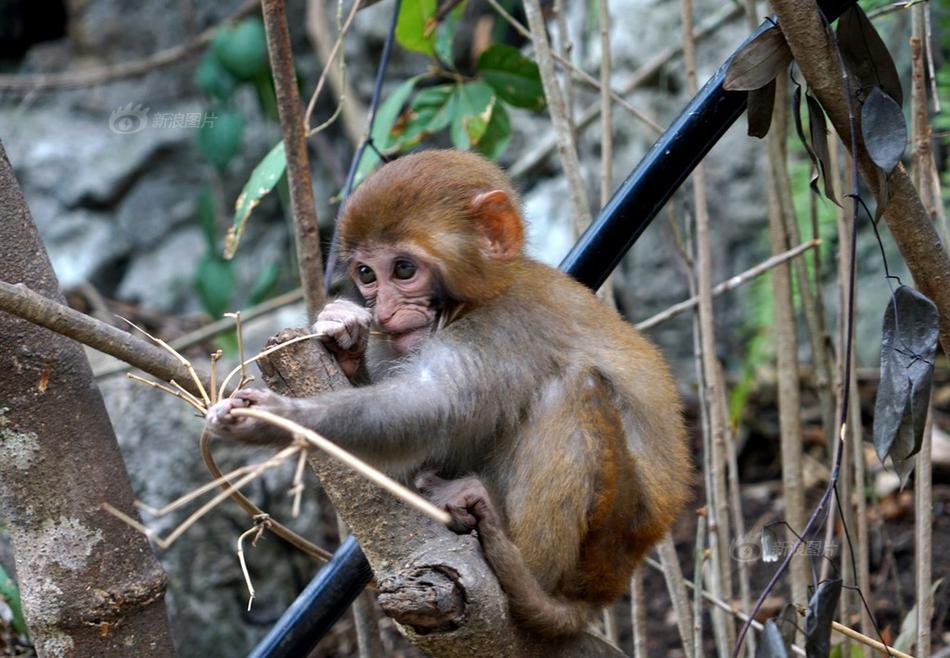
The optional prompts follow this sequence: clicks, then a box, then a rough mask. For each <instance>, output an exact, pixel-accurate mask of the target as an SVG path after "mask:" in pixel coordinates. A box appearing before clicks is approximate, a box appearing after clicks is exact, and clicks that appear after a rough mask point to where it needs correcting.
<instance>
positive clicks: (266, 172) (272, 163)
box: [224, 141, 287, 259]
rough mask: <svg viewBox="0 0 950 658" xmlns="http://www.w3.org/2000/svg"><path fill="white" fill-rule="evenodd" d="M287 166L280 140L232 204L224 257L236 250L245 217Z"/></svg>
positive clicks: (245, 220) (228, 256)
mask: <svg viewBox="0 0 950 658" xmlns="http://www.w3.org/2000/svg"><path fill="white" fill-rule="evenodd" d="M286 168H287V157H286V155H285V154H284V142H283V141H280V142H277V144H276V145H275V146H274V148H272V149H271V150H270V152H269V153H268V154H267V155H265V156H264V159H263V160H261V162H260V164H258V165H257V166H256V167H254V171H252V172H251V176H250V178H248V179H247V182H246V183H245V184H244V189H243V190H241V194H240V195H239V196H238V198H237V201H236V202H235V204H234V221H233V222H232V224H231V228H229V229H228V235H227V237H226V238H225V242H224V258H225V259H230V258H233V257H234V254H235V252H237V248H238V244H239V243H240V242H241V236H243V235H244V227H245V225H246V224H247V218H248V217H250V216H251V212H252V211H253V210H254V208H256V207H257V204H259V203H260V202H261V199H263V198H264V197H265V196H267V194H268V193H269V192H270V191H271V190H272V189H274V185H276V184H277V181H278V180H280V177H281V176H282V175H283V174H284V169H286Z"/></svg>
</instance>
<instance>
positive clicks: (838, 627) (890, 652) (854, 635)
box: [795, 606, 924, 658]
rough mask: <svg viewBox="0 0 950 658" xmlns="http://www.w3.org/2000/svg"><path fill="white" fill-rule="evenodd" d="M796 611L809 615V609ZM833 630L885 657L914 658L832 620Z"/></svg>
mask: <svg viewBox="0 0 950 658" xmlns="http://www.w3.org/2000/svg"><path fill="white" fill-rule="evenodd" d="M795 609H796V610H797V611H798V614H799V615H801V616H802V617H804V616H805V615H806V614H807V613H808V609H807V608H805V607H803V606H795ZM831 630H833V631H835V632H836V633H840V634H841V635H844V636H845V637H848V638H851V639H852V640H856V641H858V642H860V643H861V644H863V645H865V646H868V647H871V648H872V649H877V650H878V651H880V652H881V653H883V654H884V655H885V656H895V658H914V656H912V655H911V654H909V653H904V652H903V651H898V650H897V649H895V648H894V647H892V646H890V645H885V644H882V643H881V642H878V641H877V640H875V639H874V638H873V637H868V636H867V635H865V634H864V633H859V632H858V631H856V630H854V629H853V628H850V627H848V626H845V625H844V624H842V623H840V622H837V621H834V620H832V622H831ZM920 655H924V654H920Z"/></svg>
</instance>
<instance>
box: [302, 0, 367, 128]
mask: <svg viewBox="0 0 950 658" xmlns="http://www.w3.org/2000/svg"><path fill="white" fill-rule="evenodd" d="M360 5H361V0H356V2H354V3H353V6H352V7H351V8H350V13H349V14H348V15H347V17H346V22H345V23H343V27H341V28H340V32H339V34H338V35H337V37H336V41H334V42H333V48H331V49H330V52H329V53H327V54H326V56H325V57H323V60H324V64H323V71H321V73H320V79H319V80H317V86H316V88H315V89H314V90H313V94H311V96H310V101H309V102H308V103H307V110H306V111H305V112H304V115H303V124H304V125H305V126H307V128H308V129H309V127H310V119H311V118H312V117H313V111H314V109H315V108H316V107H317V99H318V98H319V97H320V92H322V91H323V85H324V84H325V83H326V81H327V78H328V77H329V76H330V70H331V69H332V68H333V65H334V63H335V62H336V56H337V53H338V52H340V46H342V45H343V38H344V37H345V36H346V33H347V32H348V31H349V29H350V25H352V24H353V19H354V18H356V12H357V11H358V10H359V8H360ZM319 11H323V6H322V3H316V2H310V3H308V4H307V28H308V29H307V31H308V33H309V34H310V38H311V40H313V41H317V43H318V48H319V42H320V40H319V39H317V38H316V36H315V29H314V28H313V22H314V20H315V19H317V18H318V17H316V16H314V15H313V13H312V12H319ZM323 36H327V35H323ZM321 55H323V53H321ZM330 84H331V85H332V86H334V87H338V89H337V95H338V96H340V104H339V107H342V105H343V102H344V100H345V95H344V91H343V90H344V89H345V88H346V78H345V76H344V73H343V71H342V70H341V71H340V78H339V80H338V81H337V82H336V83H335V84H334V82H333V81H332V80H331V82H330ZM338 111H339V110H338ZM314 132H316V131H314V130H308V132H307V136H308V137H309V136H310V135H312V134H313V133H314Z"/></svg>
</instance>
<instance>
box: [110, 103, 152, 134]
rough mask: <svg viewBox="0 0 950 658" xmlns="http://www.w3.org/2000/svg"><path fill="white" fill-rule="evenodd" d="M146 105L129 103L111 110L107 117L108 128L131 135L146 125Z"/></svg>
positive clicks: (147, 110) (147, 109)
mask: <svg viewBox="0 0 950 658" xmlns="http://www.w3.org/2000/svg"><path fill="white" fill-rule="evenodd" d="M149 109H150V108H148V107H144V106H142V105H139V104H137V103H136V104H134V105H133V104H132V103H129V104H128V105H126V106H125V107H117V108H116V109H114V110H112V116H110V117H109V130H111V131H112V132H114V133H118V134H120V135H131V134H132V133H137V132H139V131H140V130H142V129H144V128H145V126H147V125H148V112H149Z"/></svg>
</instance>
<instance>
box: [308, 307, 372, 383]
mask: <svg viewBox="0 0 950 658" xmlns="http://www.w3.org/2000/svg"><path fill="white" fill-rule="evenodd" d="M372 319H373V316H372V314H371V313H370V312H369V310H368V309H366V308H363V307H362V306H360V305H359V304H355V303H354V302H351V301H349V300H347V299H337V300H335V301H332V302H330V303H329V304H327V305H326V306H324V307H323V310H322V311H320V314H319V315H318V316H317V321H316V322H315V323H314V325H313V333H315V334H321V340H322V341H323V344H324V345H326V346H327V349H329V350H330V351H331V352H332V353H333V356H334V357H336V361H337V363H338V364H340V370H342V371H343V374H344V375H346V376H347V378H348V379H353V376H354V375H355V374H356V371H357V369H358V368H359V365H360V361H362V359H363V354H364V353H365V352H366V343H367V342H368V340H369V325H370V322H371V321H372Z"/></svg>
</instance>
